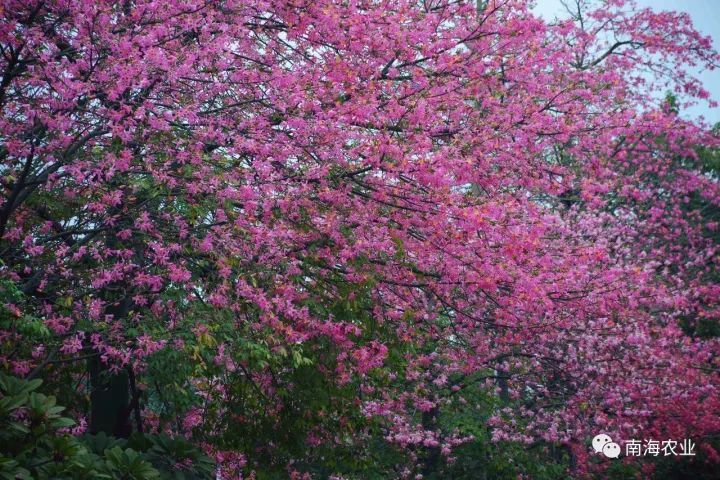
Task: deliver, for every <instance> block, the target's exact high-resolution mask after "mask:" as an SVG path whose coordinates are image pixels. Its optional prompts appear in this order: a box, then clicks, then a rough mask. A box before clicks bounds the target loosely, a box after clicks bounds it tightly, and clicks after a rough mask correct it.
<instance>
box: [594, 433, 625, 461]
mask: <svg viewBox="0 0 720 480" xmlns="http://www.w3.org/2000/svg"><path fill="white" fill-rule="evenodd" d="M592 446H593V450H595V453H600V452H602V454H603V455H605V456H606V457H608V458H618V457H619V456H620V445H618V444H617V443H615V442H613V441H612V438H610V436H609V435H605V434H604V433H601V434H600V435H595V438H593V439H592Z"/></svg>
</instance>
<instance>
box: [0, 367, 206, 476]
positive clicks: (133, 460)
mask: <svg viewBox="0 0 720 480" xmlns="http://www.w3.org/2000/svg"><path fill="white" fill-rule="evenodd" d="M41 383H42V381H41V380H30V381H27V380H21V379H18V378H15V377H12V376H9V375H5V374H3V373H0V479H3V480H16V479H21V480H24V479H38V480H44V479H47V480H51V479H53V480H55V479H57V480H61V479H80V480H84V479H87V480H95V479H107V480H153V479H161V480H196V479H197V480H200V479H212V478H214V468H215V466H214V464H213V462H212V460H211V459H210V458H208V457H207V456H205V455H204V454H203V453H202V452H200V451H199V450H198V449H197V448H196V447H195V446H193V445H192V444H190V443H188V442H187V441H185V440H183V439H179V438H169V437H167V436H164V435H141V434H136V435H134V436H133V437H132V438H131V439H129V440H124V439H116V438H111V437H108V436H106V435H105V434H99V435H87V436H84V437H75V436H72V435H69V434H67V433H63V431H62V430H61V429H63V428H66V427H71V426H72V425H74V421H73V420H71V419H69V418H66V417H63V416H62V415H61V413H62V412H63V411H64V409H65V408H64V407H62V406H59V405H57V404H56V399H55V397H53V396H48V395H44V394H42V393H40V392H37V391H36V390H37V389H38V387H40V385H41Z"/></svg>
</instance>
